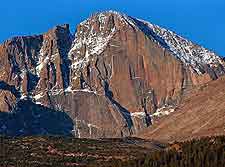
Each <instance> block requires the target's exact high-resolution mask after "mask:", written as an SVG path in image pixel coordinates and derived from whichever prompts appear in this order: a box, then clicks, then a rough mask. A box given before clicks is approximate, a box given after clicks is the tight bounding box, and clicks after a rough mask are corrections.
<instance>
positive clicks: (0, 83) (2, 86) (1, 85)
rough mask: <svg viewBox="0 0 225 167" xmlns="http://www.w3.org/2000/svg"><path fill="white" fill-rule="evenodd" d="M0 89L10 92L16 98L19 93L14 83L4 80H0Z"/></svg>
mask: <svg viewBox="0 0 225 167" xmlns="http://www.w3.org/2000/svg"><path fill="white" fill-rule="evenodd" d="M0 89H2V90H7V91H9V92H11V93H12V94H13V95H14V96H15V97H16V98H20V97H21V94H20V92H19V91H18V90H17V89H16V87H15V86H14V85H9V84H7V83H6V82H5V81H0Z"/></svg>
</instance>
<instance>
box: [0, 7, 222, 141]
mask: <svg viewBox="0 0 225 167" xmlns="http://www.w3.org/2000/svg"><path fill="white" fill-rule="evenodd" d="M0 64H1V66H0V73H1V76H0V81H1V83H0V87H1V91H0V94H1V95H2V96H1V98H0V102H1V103H0V109H1V110H2V111H11V110H12V109H13V108H14V106H15V104H16V103H17V102H18V101H20V100H21V99H32V100H33V101H34V102H35V103H37V104H41V105H44V106H46V107H49V108H52V109H54V110H57V111H65V112H67V113H68V114H69V116H70V117H71V118H72V119H73V122H74V130H73V132H74V134H75V136H77V137H91V138H96V137H121V136H128V135H132V134H136V133H137V132H139V131H141V130H143V129H145V128H147V127H149V126H150V125H151V124H152V116H154V115H156V114H157V111H159V110H160V109H169V110H170V111H174V109H175V108H176V107H177V106H179V104H180V100H181V99H182V97H183V95H184V92H185V90H187V89H190V88H192V87H195V86H198V85H202V84H205V83H208V82H209V81H211V80H215V79H217V78H219V77H220V76H222V75H224V72H225V69H224V67H225V64H224V61H223V59H222V58H220V57H219V56H217V55H216V54H214V53H213V52H211V51H209V50H207V49H205V48H203V47H201V46H198V45H196V44H194V43H192V42H190V41H188V40H186V39H184V38H182V37H180V36H178V35H176V34H175V33H173V32H171V31H169V30H166V29H164V28H161V27H159V26H156V25H153V24H151V23H148V22H145V21H142V20H139V19H136V18H132V17H129V16H126V15H124V14H121V13H117V12H114V11H109V12H102V13H97V14H94V15H92V16H91V17H90V18H89V19H87V20H85V21H84V22H82V23H80V24H79V25H78V26H77V29H76V33H75V34H74V35H73V34H71V33H70V30H69V26H68V25H62V26H56V27H55V28H53V29H52V30H50V31H48V32H47V33H45V34H43V35H39V36H31V37H15V38H13V39H11V40H8V41H6V42H5V43H4V44H3V45H1V46H0Z"/></svg>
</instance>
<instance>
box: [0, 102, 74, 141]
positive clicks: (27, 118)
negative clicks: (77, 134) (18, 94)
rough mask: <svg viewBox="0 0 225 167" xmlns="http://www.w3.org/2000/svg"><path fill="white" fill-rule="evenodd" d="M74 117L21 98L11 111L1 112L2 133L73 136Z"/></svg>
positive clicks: (0, 133) (11, 134) (0, 124)
mask: <svg viewBox="0 0 225 167" xmlns="http://www.w3.org/2000/svg"><path fill="white" fill-rule="evenodd" d="M73 127H74V124H73V121H72V119H71V118H70V117H69V116H68V115H67V114H66V113H65V112H61V111H55V110H52V109H50V108H47V107H44V106H42V105H38V104H35V103H33V102H32V101H31V100H20V101H19V102H18V103H17V105H16V107H15V109H14V110H13V111H12V112H11V113H4V112H0V135H4V136H13V137H14V136H72V130H73Z"/></svg>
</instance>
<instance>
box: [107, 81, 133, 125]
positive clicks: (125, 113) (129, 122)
mask: <svg viewBox="0 0 225 167" xmlns="http://www.w3.org/2000/svg"><path fill="white" fill-rule="evenodd" d="M104 91H105V96H106V97H107V98H108V99H109V100H110V102H111V103H112V104H113V105H114V106H116V107H117V108H118V109H119V111H120V113H121V114H122V116H123V118H124V119H125V120H126V123H127V126H128V128H129V129H131V128H132V126H133V121H132V118H131V114H130V112H129V111H128V110H127V109H126V108H124V107H123V106H121V105H120V103H118V102H117V101H116V100H115V99H113V92H112V91H111V90H110V88H109V84H108V82H106V81H104Z"/></svg>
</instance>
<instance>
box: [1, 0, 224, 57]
mask: <svg viewBox="0 0 225 167" xmlns="http://www.w3.org/2000/svg"><path fill="white" fill-rule="evenodd" d="M110 9H112V10H116V11H120V12H124V13H126V14H128V15H130V16H134V17H138V18H142V19H145V20H147V21H150V22H152V23H155V24H158V25H160V26H163V27H165V28H168V29H170V30H173V31H175V32H177V33H178V34H180V35H182V36H184V37H186V38H188V39H190V40H192V41H194V42H196V43H198V44H200V45H203V46H204V47H206V48H209V49H211V50H213V51H215V52H216V53H218V54H219V55H221V56H225V0H37V1H32V0H10V1H6V0H5V1H2V2H1V5H0V20H1V26H0V42H3V41H4V40H6V39H7V38H10V37H12V36H18V35H32V34H39V33H42V32H46V31H47V30H48V29H50V28H52V27H54V26H55V25H57V24H63V23H69V24H70V25H71V30H72V31H75V28H76V25H77V24H78V23H79V22H81V21H82V20H84V19H86V18H87V17H89V16H90V14H91V13H94V12H97V11H104V10H110Z"/></svg>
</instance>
